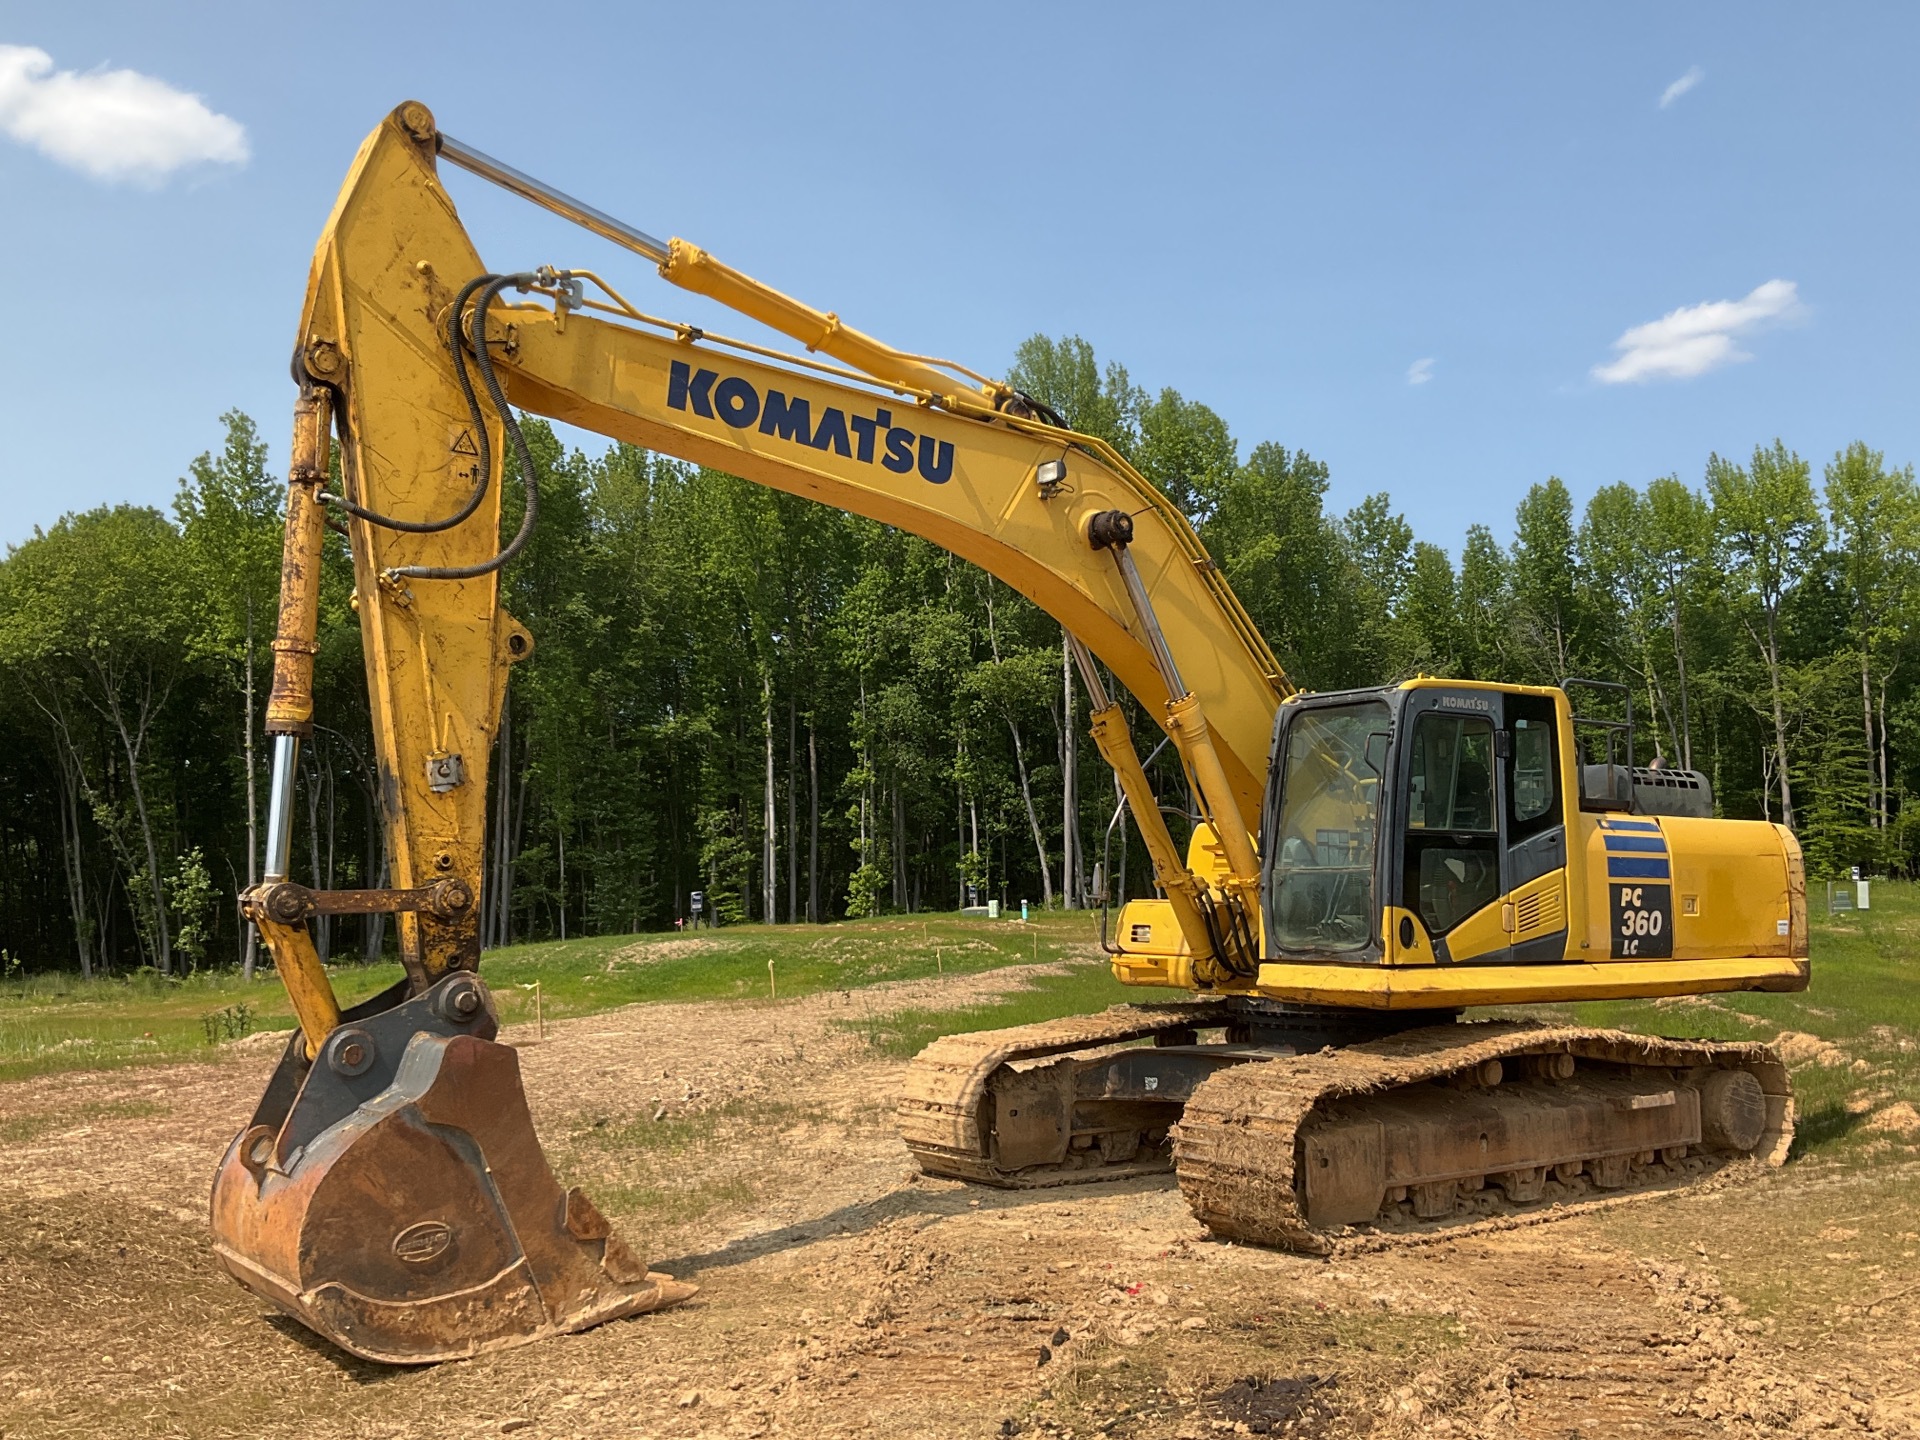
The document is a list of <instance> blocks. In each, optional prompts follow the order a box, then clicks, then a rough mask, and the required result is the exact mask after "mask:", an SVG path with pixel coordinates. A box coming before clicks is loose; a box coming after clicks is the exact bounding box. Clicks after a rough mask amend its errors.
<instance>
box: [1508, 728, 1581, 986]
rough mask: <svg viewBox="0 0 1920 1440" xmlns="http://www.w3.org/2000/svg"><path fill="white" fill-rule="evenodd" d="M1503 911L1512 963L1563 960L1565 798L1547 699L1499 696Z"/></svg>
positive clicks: (1562, 739)
mask: <svg viewBox="0 0 1920 1440" xmlns="http://www.w3.org/2000/svg"><path fill="white" fill-rule="evenodd" d="M1501 700H1502V702H1503V709H1504V712H1505V720H1506V724H1505V726H1504V730H1503V734H1502V735H1501V737H1499V739H1500V748H1501V749H1502V750H1503V751H1504V752H1505V753H1504V755H1503V756H1502V757H1501V758H1502V764H1501V781H1502V792H1503V793H1502V796H1501V808H1502V810H1503V811H1504V814H1503V815H1502V817H1501V823H1502V829H1503V831H1504V836H1503V838H1504V841H1505V856H1504V871H1503V877H1502V878H1503V881H1504V886H1505V893H1506V896H1507V904H1508V911H1509V913H1507V914H1505V915H1503V916H1502V919H1503V920H1504V921H1505V924H1504V926H1503V928H1504V929H1505V930H1506V932H1507V935H1508V942H1507V943H1508V944H1509V945H1510V946H1511V947H1512V954H1511V955H1510V956H1509V957H1508V958H1510V959H1512V960H1516V961H1530V960H1562V959H1565V958H1566V953H1567V818H1566V817H1567V810H1568V806H1567V797H1566V796H1564V795H1561V794H1559V793H1558V791H1559V789H1560V747H1561V745H1563V744H1568V743H1571V741H1570V737H1567V736H1563V735H1561V734H1560V733H1559V728H1560V727H1559V725H1558V723H1557V720H1556V717H1555V712H1554V704H1553V698H1552V697H1551V696H1548V695H1520V694H1508V695H1503V696H1502V697H1501Z"/></svg>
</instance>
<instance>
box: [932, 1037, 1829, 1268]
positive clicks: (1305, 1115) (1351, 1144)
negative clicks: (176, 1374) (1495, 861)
mask: <svg viewBox="0 0 1920 1440" xmlns="http://www.w3.org/2000/svg"><path fill="white" fill-rule="evenodd" d="M899 1120H900V1129H901V1134H902V1136H903V1138H904V1139H905V1140H906V1143H907V1146H908V1148H909V1149H910V1150H911V1151H912V1152H913V1154H914V1156H915V1158H916V1159H917V1160H918V1161H919V1163H920V1166H921V1168H922V1169H923V1170H925V1171H926V1172H927V1173H928V1174H932V1175H943V1176H950V1177H953V1178H956V1179H962V1180H970V1181H974V1182H976V1183H983V1184H988V1185H997V1186H1003V1187H1009V1188H1026V1187H1037V1186H1051V1185H1064V1184H1074V1183H1080V1182H1085V1181H1093V1180H1106V1179H1117V1178H1121V1177H1125V1176H1130V1175H1139V1174H1150V1173H1155V1172H1165V1171H1167V1170H1169V1169H1170V1170H1172V1171H1174V1173H1175V1174H1176V1175H1177V1176H1178V1179H1179V1183H1180V1187H1181V1189H1182V1191H1183V1192H1184V1193H1185V1195H1186V1197H1187V1201H1188V1203H1189V1204H1190V1205H1191V1206H1192V1208H1193V1212H1194V1214H1195V1215H1196V1216H1197V1217H1198V1218H1199V1219H1200V1220H1201V1221H1202V1222H1204V1223H1205V1224H1206V1226H1207V1227H1208V1229H1210V1230H1211V1231H1212V1232H1213V1233H1214V1234H1215V1235H1217V1236H1220V1237H1221V1238H1223V1239H1234V1240H1244V1241H1250V1242H1254V1243H1257V1244H1264V1245H1275V1246H1281V1247H1284V1248H1288V1249H1293V1250H1299V1251H1304V1252H1307V1253H1323V1252H1325V1251H1326V1250H1328V1249H1329V1248H1330V1245H1331V1241H1332V1237H1333V1236H1335V1235H1337V1234H1338V1233H1340V1232H1341V1231H1342V1230H1344V1229H1346V1228H1347V1227H1351V1226H1370V1227H1374V1228H1378V1229H1389V1230H1400V1229H1408V1228H1415V1229H1417V1228H1422V1227H1426V1226H1433V1225H1441V1224H1445V1223H1448V1222H1452V1221H1458V1220H1460V1219H1462V1218H1476V1217H1480V1216H1484V1215H1488V1214H1491V1213H1496V1212H1498V1211H1501V1210H1505V1209H1513V1208H1519V1209H1525V1208H1530V1207H1534V1206H1541V1205H1549V1204H1562V1205H1570V1204H1578V1203H1582V1202H1586V1201H1591V1200H1593V1199H1597V1198H1600V1197H1604V1196H1606V1195H1608V1194H1611V1193H1616V1192H1619V1191H1622V1190H1627V1189H1632V1188H1638V1187H1645V1186H1652V1185H1672V1184H1676V1183H1684V1182H1687V1181H1691V1180H1696V1179H1698V1178H1700V1177H1703V1176H1705V1175H1706V1174H1709V1173H1711V1172H1712V1171H1714V1170H1716V1169H1718V1168H1720V1167H1721V1166H1722V1165H1724V1164H1726V1163H1727V1162H1728V1161H1730V1160H1733V1159H1737V1158H1742V1157H1747V1156H1753V1157H1757V1158H1759V1159H1761V1160H1763V1161H1764V1162H1767V1163H1770V1164H1780V1163H1782V1162H1783V1161H1784V1160H1785V1158H1786V1153H1787V1147H1788V1145H1789V1144H1790V1142H1791V1140H1792V1137H1793V1102H1792V1099H1791V1095H1790V1091H1789V1089H1788V1083H1787V1073H1786V1069H1785V1067H1784V1066H1783V1065H1782V1064H1781V1063H1780V1060H1779V1058H1778V1057H1777V1056H1776V1055H1774V1053H1773V1052H1772V1051H1771V1050H1770V1049H1768V1048H1767V1047H1766V1046H1764V1045H1752V1044H1729V1043H1721V1042H1713V1041H1689V1040H1664V1039H1658V1038H1651V1037H1646V1036H1639V1035H1631V1034H1627V1033H1624V1032H1620V1031H1610V1030H1594V1029H1587V1028H1583V1027H1576V1026H1560V1025H1545V1024H1536V1023H1530V1022H1524V1021H1482V1022H1473V1023H1461V1022H1458V1021H1456V1020H1455V1019H1454V1018H1453V1017H1452V1016H1451V1015H1450V1014H1448V1013H1446V1012H1440V1013H1432V1012H1429V1013H1414V1014H1400V1015H1387V1014H1380V1013H1377V1012H1367V1011H1354V1010H1342V1009H1333V1008H1319V1007H1307V1006H1290V1005H1279V1004H1275V1003H1272V1002H1264V1001H1259V1000H1244V999H1231V1000H1214V1001H1200V1002H1195V1003H1190V1004H1173V1005H1123V1006H1115V1007H1113V1008H1112V1009H1110V1010H1108V1011H1106V1012H1104V1013H1103V1014H1100V1015H1095V1016H1086V1017H1075V1018H1072V1019H1067V1020H1059V1021H1051V1022H1047V1023H1044V1024H1039V1025H1028V1026H1021V1027H1017V1028H1014V1029H1009V1030H994V1031H985V1032H981V1033H978V1034H973V1035H957V1036H949V1037H946V1038H944V1039H941V1040H937V1041H935V1042H934V1043H933V1044H932V1045H930V1046H928V1047H927V1049H926V1050H924V1051H922V1052H921V1054H920V1055H919V1056H918V1057H917V1058H916V1059H915V1061H914V1064H913V1067H912V1070H911V1072H910V1073H909V1076H908V1080H907V1085H906V1088H905V1091H904V1094H903V1097H902V1099H901V1102H900V1107H899Z"/></svg>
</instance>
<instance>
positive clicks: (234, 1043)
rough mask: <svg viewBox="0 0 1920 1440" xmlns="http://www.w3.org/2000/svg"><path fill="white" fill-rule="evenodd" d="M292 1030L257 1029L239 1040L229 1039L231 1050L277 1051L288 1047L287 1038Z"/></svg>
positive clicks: (246, 1051)
mask: <svg viewBox="0 0 1920 1440" xmlns="http://www.w3.org/2000/svg"><path fill="white" fill-rule="evenodd" d="M292 1034H293V1031H292V1030H290V1029H289V1030H256V1031H254V1032H253V1033H252V1034H251V1035H242V1036H241V1037H240V1038H239V1039H238V1040H229V1041H228V1042H227V1048H228V1049H229V1050H239V1051H241V1052H243V1053H246V1054H253V1053H255V1052H259V1053H262V1054H266V1053H275V1054H277V1053H278V1052H279V1051H282V1050H284V1049H286V1048H287V1039H288V1037H289V1036H291V1035H292Z"/></svg>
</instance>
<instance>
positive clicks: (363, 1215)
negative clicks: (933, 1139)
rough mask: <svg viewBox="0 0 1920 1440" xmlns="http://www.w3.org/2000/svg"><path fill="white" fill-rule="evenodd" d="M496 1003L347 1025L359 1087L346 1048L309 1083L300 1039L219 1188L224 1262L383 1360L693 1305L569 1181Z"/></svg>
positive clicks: (217, 1244)
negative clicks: (551, 1155) (540, 1128)
mask: <svg viewBox="0 0 1920 1440" xmlns="http://www.w3.org/2000/svg"><path fill="white" fill-rule="evenodd" d="M461 990H471V991H478V993H479V996H480V998H481V1000H482V1002H483V1003H482V1004H479V1005H475V1004H473V1002H472V1001H471V1000H463V999H462V998H461V995H460V994H459V993H457V992H459V991H461ZM385 998H387V997H382V999H385ZM485 998H486V997H485V989H484V987H482V986H481V985H480V982H479V981H478V980H476V979H474V978H473V977H472V976H471V975H464V974H462V975H455V976H450V977H448V978H447V979H445V980H443V981H441V982H440V983H439V984H438V985H436V986H435V987H434V988H433V989H432V990H430V991H428V992H427V994H425V995H422V996H420V997H418V998H416V999H413V1000H407V1001H403V1002H402V1003H400V1004H398V1005H395V1006H393V1007H392V1008H389V1009H386V1010H383V1011H380V1012H379V1013H375V1014H371V1015H363V1014H360V1013H358V1012H349V1013H348V1015H346V1016H344V1017H343V1022H344V1023H345V1024H349V1025H353V1026H355V1027H356V1030H357V1033H356V1036H355V1039H356V1041H357V1043H358V1047H359V1048H358V1050H357V1051H356V1052H355V1053H354V1056H353V1059H354V1063H355V1064H359V1063H361V1062H362V1061H363V1060H364V1057H365V1056H366V1055H367V1054H371V1055H372V1057H373V1063H372V1065H371V1066H370V1067H367V1068H365V1069H362V1070H359V1071H357V1072H354V1073H345V1072H351V1071H353V1065H345V1066H339V1065H334V1064H332V1063H331V1061H330V1055H331V1054H332V1051H331V1049H330V1048H329V1047H322V1051H321V1054H320V1057H319V1058H318V1059H317V1060H316V1061H315V1062H314V1063H313V1064H312V1065H311V1066H309V1065H308V1064H307V1062H306V1060H305V1056H304V1050H303V1048H302V1047H301V1046H300V1045H299V1043H298V1041H299V1036H298V1035H297V1034H296V1036H295V1043H294V1044H292V1045H290V1046H289V1047H288V1052H287V1054H286V1056H285V1057H284V1058H283V1059H282V1061H281V1068H280V1072H278V1073H276V1075H275V1077H274V1080H273V1082H272V1083H270V1084H269V1086H268V1089H267V1095H266V1098H265V1099H264V1100H263V1101H262V1106H261V1111H260V1113H258V1114H256V1115H255V1116H254V1119H253V1122H252V1123H251V1124H249V1125H248V1126H247V1128H246V1129H245V1130H243V1131H242V1132H241V1134H240V1135H239V1136H237V1137H236V1138H235V1140H234V1142H233V1144H232V1145H230V1146H229V1147H228V1149H227V1153H226V1157H225V1158H224V1159H223V1160H222V1162H221V1165H220V1170H219V1173H218V1175H217V1176H216V1178H215V1180H214V1188H213V1201H212V1219H213V1234H214V1249H215V1251H216V1253H218V1255H219V1256H220V1259H221V1261H222V1262H223V1263H224V1264H225V1265H226V1267H227V1269H228V1271H229V1272H230V1273H231V1274H232V1275H233V1276H234V1278H235V1279H237V1280H239V1281H240V1283H241V1284H242V1285H245V1286H246V1287H247V1288H248V1289H250V1290H252V1291H253V1292H255V1293H256V1294H258V1295H260V1296H262V1297H263V1298H265V1299H267V1300H269V1301H271V1302H272V1303H273V1304H275V1305H277V1306H278V1307H280V1308H281V1309H282V1310H284V1311H286V1312H287V1313H288V1314H290V1315H292V1316H293V1317H294V1318H295V1319H297V1320H299V1321H300V1322H301V1323H302V1324H304V1325H306V1326H308V1327H309V1328H310V1329H312V1330H314V1331H316V1332H318V1333H319V1334H321V1335H323V1336H325V1337H326V1338H327V1339H328V1340H331V1341H332V1342H333V1343H334V1344H336V1345H338V1346H340V1347H341V1348H342V1349H344V1350H348V1351H351V1352H352V1353H353V1354H355V1355H360V1356H363V1357H365V1358H366V1359H369V1360H378V1361H384V1362H388V1363H394V1364H406V1363H423V1362H431V1361H437V1360H451V1359H457V1358H461V1357H464V1356H470V1355H476V1354H480V1353H482V1352H484V1351H488V1350H497V1349H503V1348H506V1347H508V1346H512V1345H522V1344H526V1343H528V1342H530V1341H534V1340H539V1339H543V1338H545V1337H546V1336H549V1335H555V1334H560V1333H563V1332H566V1331H572V1330H584V1329H586V1328H588V1327H589V1326H593V1325H598V1324H600V1323H601V1322H603V1321H607V1320H615V1319H619V1318H621V1317H623V1316H628V1315H637V1314H641V1313H643V1312H645V1311H648V1310H658V1309H661V1308H663V1307H664V1306H667V1305H673V1304H677V1303H678V1302H680V1301H682V1300H684V1299H686V1298H687V1297H688V1296H689V1295H691V1294H693V1293H694V1289H695V1287H694V1286H692V1285H686V1284H682V1283H680V1282H678V1281H675V1280H673V1279H672V1278H671V1277H669V1276H666V1275H662V1274H659V1273H656V1272H653V1271H650V1270H648V1268H647V1266H646V1264H645V1263H644V1262H643V1261H642V1260H641V1259H640V1258H639V1257H638V1256H637V1255H636V1254H635V1253H634V1252H633V1251H632V1250H631V1249H630V1248H628V1246H627V1245H626V1244H625V1243H624V1242H623V1241H622V1240H621V1239H620V1238H619V1236H617V1235H616V1234H614V1233H613V1229H612V1227H611V1226H610V1225H609V1224H608V1223H607V1220H606V1218H605V1217H604V1216H603V1215H601V1213H600V1212H599V1210H598V1209H597V1208H595V1206H594V1204H593V1202H592V1201H591V1200H589V1199H588V1198H587V1197H586V1195H585V1194H584V1193H582V1192H581V1191H580V1190H578V1189H572V1190H563V1189H562V1188H561V1186H560V1184H559V1182H558V1181H556V1180H555V1179H554V1176H553V1172H552V1170H551V1169H550V1168H549V1167H548V1165H547V1160H546V1156H545V1154H544V1153H543V1152H542V1150H541V1148H540V1141H539V1138H538V1136H537V1135H536V1134H535V1133H534V1128H533V1117H532V1115H531V1114H530V1113H529V1112H528V1109H527V1101H526V1094H525V1091H524V1090H523V1089H522V1088H521V1083H520V1059H519V1055H518V1053H517V1052H516V1051H514V1050H513V1049H512V1048H511V1047H509V1046H506V1045H501V1044H499V1043H497V1042H496V1041H495V1040H494V1039H493V1038H492V1036H493V1033H494V1029H495V1026H494V1022H493V1017H492V1010H491V1006H490V1005H487V1004H485V1003H484V1001H485ZM379 1003H380V1001H378V1000H376V1001H374V1002H369V1006H368V1007H365V1008H369V1009H370V1008H372V1007H373V1006H377V1005H378V1004H379ZM289 1069H292V1070H294V1071H296V1072H297V1071H302V1070H304V1071H305V1074H304V1076H298V1075H289V1074H288V1073H287V1072H288V1071H289ZM296 1087H297V1092H296ZM289 1094H293V1095H294V1098H293V1099H292V1101H291V1104H290V1105H285V1109H284V1113H281V1114H276V1113H275V1111H276V1110H279V1109H281V1105H277V1104H276V1103H275V1102H276V1100H279V1101H281V1102H282V1103H283V1104H284V1101H285V1097H286V1096H288V1095H289Z"/></svg>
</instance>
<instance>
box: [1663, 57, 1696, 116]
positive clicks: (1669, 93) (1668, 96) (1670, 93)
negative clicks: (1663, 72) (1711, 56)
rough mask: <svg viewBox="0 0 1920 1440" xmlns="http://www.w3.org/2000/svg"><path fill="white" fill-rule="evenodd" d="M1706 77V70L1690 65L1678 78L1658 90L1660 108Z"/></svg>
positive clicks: (1665, 106)
mask: <svg viewBox="0 0 1920 1440" xmlns="http://www.w3.org/2000/svg"><path fill="white" fill-rule="evenodd" d="M1706 78H1707V72H1706V71H1704V70H1702V69H1701V68H1700V67H1699V66H1698V65H1695V66H1692V67H1690V68H1689V69H1688V71H1687V73H1686V74H1684V75H1682V76H1681V77H1680V78H1679V79H1678V80H1676V81H1674V82H1673V83H1672V84H1671V85H1669V86H1667V88H1666V89H1664V90H1662V91H1661V92H1660V108H1661V109H1662V110H1664V109H1666V108H1667V107H1668V106H1669V105H1671V104H1673V102H1674V101H1676V100H1678V99H1679V98H1680V97H1681V96H1682V95H1684V94H1686V93H1687V91H1689V90H1691V89H1693V87H1694V86H1696V85H1698V84H1699V83H1700V82H1701V81H1702V80H1704V79H1706Z"/></svg>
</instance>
